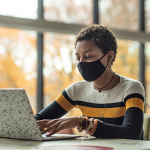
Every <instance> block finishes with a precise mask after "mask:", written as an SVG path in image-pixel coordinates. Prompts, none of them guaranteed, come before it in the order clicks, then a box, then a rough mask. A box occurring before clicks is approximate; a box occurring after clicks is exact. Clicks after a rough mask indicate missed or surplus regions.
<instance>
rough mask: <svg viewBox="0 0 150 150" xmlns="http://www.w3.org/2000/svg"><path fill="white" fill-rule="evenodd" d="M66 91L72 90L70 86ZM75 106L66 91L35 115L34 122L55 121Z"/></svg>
mask: <svg viewBox="0 0 150 150" xmlns="http://www.w3.org/2000/svg"><path fill="white" fill-rule="evenodd" d="M67 89H70V90H71V89H72V85H71V86H70V87H68V88H67ZM74 106H75V104H74V101H73V100H72V99H71V98H70V97H69V95H68V93H67V92H66V90H64V91H63V92H62V93H60V94H59V96H58V97H57V98H56V100H55V101H54V102H52V103H51V104H50V105H49V106H47V107H46V108H44V109H43V110H42V111H40V112H39V113H37V114H36V115H35V118H36V120H42V119H56V118H60V117H62V116H64V115H65V114H66V113H67V112H69V111H70V110H71V109H73V108H74Z"/></svg>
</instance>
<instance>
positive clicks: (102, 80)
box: [93, 70, 120, 91]
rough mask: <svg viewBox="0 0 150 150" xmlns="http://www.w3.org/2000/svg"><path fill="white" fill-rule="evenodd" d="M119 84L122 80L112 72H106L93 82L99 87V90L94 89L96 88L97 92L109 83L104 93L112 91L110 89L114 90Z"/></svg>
mask: <svg viewBox="0 0 150 150" xmlns="http://www.w3.org/2000/svg"><path fill="white" fill-rule="evenodd" d="M113 76H114V77H113ZM112 78H113V79H112ZM111 79H112V81H111ZM110 81H111V82H110ZM109 82H110V83H109ZM119 82H120V78H119V76H118V75H114V72H113V71H112V70H106V71H105V72H104V73H103V74H102V75H101V76H100V77H99V78H98V79H96V80H95V81H93V84H94V85H95V86H96V87H97V88H96V87H94V88H95V89H96V90H98V88H103V87H105V86H106V85H107V84H108V83H109V84H108V85H107V86H106V87H105V88H103V89H102V91H103V90H110V89H112V88H113V87H115V86H116V85H117V84H118V83H119Z"/></svg>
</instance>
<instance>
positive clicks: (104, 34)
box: [75, 25, 117, 64]
mask: <svg viewBox="0 0 150 150" xmlns="http://www.w3.org/2000/svg"><path fill="white" fill-rule="evenodd" d="M83 40H93V42H94V44H95V45H96V46H98V47H99V48H100V49H101V50H102V52H103V53H104V54H107V53H108V52H109V51H114V59H113V60H112V64H113V62H114V61H115V58H116V54H117V41H116V37H115V35H114V33H113V32H112V31H111V30H109V29H108V28H107V27H103V26H102V25H91V26H88V27H86V28H83V29H82V30H81V31H80V32H79V34H78V35H77V37H76V41H75V48H76V46H77V43H78V42H81V41H83Z"/></svg>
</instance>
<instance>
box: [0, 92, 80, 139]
mask: <svg viewBox="0 0 150 150" xmlns="http://www.w3.org/2000/svg"><path fill="white" fill-rule="evenodd" d="M0 137H5V138H15V139H27V140H38V141H43V140H60V139H74V138H77V137H80V136H78V135H69V134H54V135H52V136H50V137H46V134H43V135H41V131H40V129H39V126H38V124H37V123H36V119H35V117H34V114H33V111H32V108H31V105H30V103H29V100H28V97H27V94H26V92H25V90H24V89H0Z"/></svg>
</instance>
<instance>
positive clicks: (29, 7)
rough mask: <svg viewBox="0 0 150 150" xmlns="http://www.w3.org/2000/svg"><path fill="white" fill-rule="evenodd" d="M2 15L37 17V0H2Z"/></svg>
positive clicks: (0, 9) (0, 4) (0, 12)
mask: <svg viewBox="0 0 150 150" xmlns="http://www.w3.org/2000/svg"><path fill="white" fill-rule="evenodd" d="M0 15H4V16H13V17H19V18H30V19H36V18H37V0H0Z"/></svg>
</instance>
